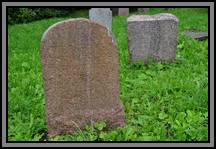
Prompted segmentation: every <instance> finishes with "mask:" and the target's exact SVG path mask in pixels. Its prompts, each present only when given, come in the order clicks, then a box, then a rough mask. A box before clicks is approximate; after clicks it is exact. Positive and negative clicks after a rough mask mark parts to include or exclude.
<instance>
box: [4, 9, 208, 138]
mask: <svg viewBox="0 0 216 149" xmlns="http://www.w3.org/2000/svg"><path fill="white" fill-rule="evenodd" d="M161 12H168V13H172V14H174V15H176V16H177V17H178V18H179V28H178V46H177V49H176V50H177V55H176V60H175V61H174V62H172V63H168V62H155V63H149V64H148V65H144V63H143V62H135V63H132V64H130V63H129V53H128V47H127V35H126V20H127V17H126V16H113V33H114V35H115V37H116V41H117V44H118V54H119V60H118V61H119V80H120V99H121V100H122V102H123V104H124V108H125V118H126V125H125V126H124V127H119V128H116V129H112V130H109V131H104V130H103V127H104V125H105V124H104V123H103V122H100V123H96V124H92V125H87V126H86V131H77V132H76V133H75V134H73V135H67V136H57V137H55V138H53V139H50V140H49V141H52V140H56V141H57V140H68V141H207V140H208V139H209V138H208V40H205V41H197V40H194V39H192V38H189V37H186V36H184V35H183V34H182V31H183V30H188V29H198V30H201V31H208V9H203V8H177V9H175V10H165V9H163V8H152V9H151V10H150V12H147V13H145V14H157V13H161ZM135 13H136V12H133V13H131V14H130V15H133V14H135ZM143 14H144V13H143ZM71 17H74V18H75V17H76V18H78V17H82V18H88V11H77V12H75V13H74V14H73V15H72V16H71ZM71 17H67V18H52V19H46V20H41V21H35V22H31V23H28V24H19V25H14V26H9V27H8V141H38V140H39V139H40V138H41V137H42V136H43V135H44V133H45V132H47V126H46V118H45V96H44V90H43V81H42V71H41V62H40V42H41V38H42V35H43V33H44V32H45V30H46V29H47V28H48V27H49V26H51V25H53V24H54V23H56V22H58V21H62V20H66V19H69V18H71Z"/></svg>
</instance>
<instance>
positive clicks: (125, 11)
mask: <svg viewBox="0 0 216 149" xmlns="http://www.w3.org/2000/svg"><path fill="white" fill-rule="evenodd" d="M128 14H129V8H119V9H118V15H119V16H127V15H128Z"/></svg>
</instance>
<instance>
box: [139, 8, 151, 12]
mask: <svg viewBox="0 0 216 149" xmlns="http://www.w3.org/2000/svg"><path fill="white" fill-rule="evenodd" d="M138 11H139V12H148V11H149V8H138Z"/></svg>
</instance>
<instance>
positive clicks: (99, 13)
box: [89, 8, 112, 31]
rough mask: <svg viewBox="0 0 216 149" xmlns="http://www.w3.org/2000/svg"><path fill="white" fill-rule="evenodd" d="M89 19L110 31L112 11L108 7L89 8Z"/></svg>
mask: <svg viewBox="0 0 216 149" xmlns="http://www.w3.org/2000/svg"><path fill="white" fill-rule="evenodd" d="M89 19H90V20H92V21H95V22H98V23H100V24H102V25H104V26H105V27H107V28H108V29H109V30H110V31H111V30H112V11H111V10H110V8H91V9H90V10H89Z"/></svg>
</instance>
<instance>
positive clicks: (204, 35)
mask: <svg viewBox="0 0 216 149" xmlns="http://www.w3.org/2000/svg"><path fill="white" fill-rule="evenodd" d="M183 33H184V34H185V35H188V36H190V37H192V38H194V39H196V40H200V41H201V40H205V39H208V32H202V31H199V30H185V31H183Z"/></svg>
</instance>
